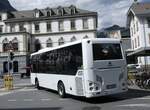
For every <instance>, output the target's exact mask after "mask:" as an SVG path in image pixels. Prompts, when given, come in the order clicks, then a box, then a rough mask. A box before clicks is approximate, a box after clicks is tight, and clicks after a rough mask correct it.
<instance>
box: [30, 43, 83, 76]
mask: <svg viewBox="0 0 150 110" xmlns="http://www.w3.org/2000/svg"><path fill="white" fill-rule="evenodd" d="M81 66H82V47H81V44H76V45H73V46H69V47H65V48H62V49H57V50H53V51H50V52H46V53H43V54H40V55H35V56H32V72H35V73H38V72H39V73H49V74H66V75H75V74H76V72H77V70H78V68H80V67H81Z"/></svg>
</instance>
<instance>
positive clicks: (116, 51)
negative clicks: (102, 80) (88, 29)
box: [93, 43, 122, 60]
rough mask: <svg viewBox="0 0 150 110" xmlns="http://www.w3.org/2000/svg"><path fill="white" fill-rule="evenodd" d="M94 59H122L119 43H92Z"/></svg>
mask: <svg viewBox="0 0 150 110" xmlns="http://www.w3.org/2000/svg"><path fill="white" fill-rule="evenodd" d="M93 59H94V60H115V59H122V52H121V47H120V44H110V43H101V44H93Z"/></svg>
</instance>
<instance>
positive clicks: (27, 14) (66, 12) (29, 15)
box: [5, 5, 97, 22]
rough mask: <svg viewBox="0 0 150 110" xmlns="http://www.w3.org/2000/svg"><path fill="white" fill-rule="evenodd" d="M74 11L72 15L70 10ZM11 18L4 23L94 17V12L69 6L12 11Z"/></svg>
mask: <svg viewBox="0 0 150 110" xmlns="http://www.w3.org/2000/svg"><path fill="white" fill-rule="evenodd" d="M71 9H74V11H73V13H72V10H71ZM59 10H61V11H63V14H61V15H60V13H59V12H58V11H59ZM37 11H38V12H39V13H40V17H38V18H36V17H35V12H37ZM47 12H50V14H51V15H49V16H48V15H47ZM11 13H12V14H13V17H10V18H8V19H7V20H6V21H5V22H11V21H18V20H31V19H35V18H36V19H44V18H63V17H65V16H72V17H74V16H79V15H96V16H97V13H96V12H92V11H87V10H83V9H79V8H76V7H75V6H73V5H71V6H69V7H61V6H59V7H57V8H49V7H47V8H45V9H34V10H24V11H14V12H11Z"/></svg>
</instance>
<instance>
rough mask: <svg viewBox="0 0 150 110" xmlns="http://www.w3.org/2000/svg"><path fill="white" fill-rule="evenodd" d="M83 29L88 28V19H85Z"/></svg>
mask: <svg viewBox="0 0 150 110" xmlns="http://www.w3.org/2000/svg"><path fill="white" fill-rule="evenodd" d="M83 29H88V19H83Z"/></svg>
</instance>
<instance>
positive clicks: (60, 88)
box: [58, 82, 66, 98]
mask: <svg viewBox="0 0 150 110" xmlns="http://www.w3.org/2000/svg"><path fill="white" fill-rule="evenodd" d="M58 94H59V96H60V97H61V98H65V97H66V92H65V86H64V84H63V82H59V83H58Z"/></svg>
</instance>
